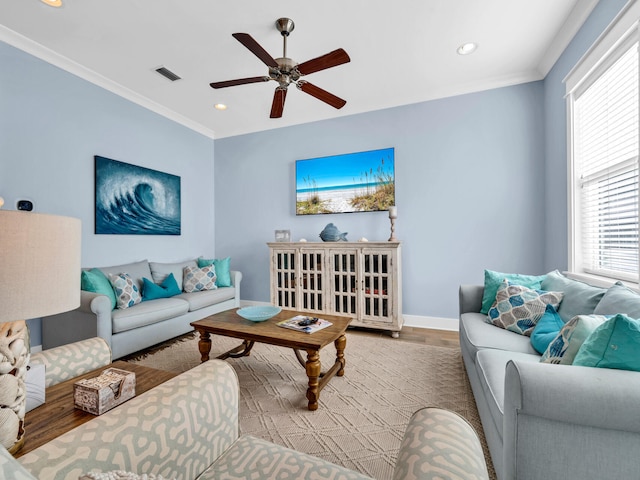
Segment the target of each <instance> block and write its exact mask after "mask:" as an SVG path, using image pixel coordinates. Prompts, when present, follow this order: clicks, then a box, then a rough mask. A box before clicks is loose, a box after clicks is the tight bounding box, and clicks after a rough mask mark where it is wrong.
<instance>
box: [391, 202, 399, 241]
mask: <svg viewBox="0 0 640 480" xmlns="http://www.w3.org/2000/svg"><path fill="white" fill-rule="evenodd" d="M396 218H398V208H397V207H396V206H395V205H394V206H391V207H389V220H391V236H390V237H389V241H390V242H397V241H398V239H397V238H396V233H395V232H396Z"/></svg>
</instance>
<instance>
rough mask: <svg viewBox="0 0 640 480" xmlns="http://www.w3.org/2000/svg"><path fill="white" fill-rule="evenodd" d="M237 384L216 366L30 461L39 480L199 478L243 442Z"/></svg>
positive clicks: (125, 407)
mask: <svg viewBox="0 0 640 480" xmlns="http://www.w3.org/2000/svg"><path fill="white" fill-rule="evenodd" d="M239 394H240V392H239V388H238V377H237V375H236V373H235V370H234V369H233V368H232V367H231V366H230V365H229V364H228V363H227V362H224V361H222V360H210V361H208V362H205V363H201V364H200V365H198V366H196V367H194V368H192V369H191V370H188V371H186V372H184V373H182V374H180V375H178V376H177V377H175V378H172V379H171V380H168V381H167V382H165V383H162V384H160V385H158V386H157V387H155V388H152V389H151V390H149V391H147V392H145V393H143V394H141V395H138V396H136V397H134V398H132V399H131V400H128V401H127V402H125V403H123V404H122V405H120V406H118V407H117V408H114V409H113V410H109V411H108V412H106V413H103V414H102V415H100V416H98V417H95V418H93V419H91V421H90V422H87V423H85V424H83V425H80V426H79V427H76V428H75V429H73V430H70V431H69V432H67V433H65V434H63V435H61V436H59V437H57V438H55V439H53V440H51V441H50V442H48V443H45V444H44V445H42V446H41V447H38V448H36V449H35V450H32V451H31V452H29V453H27V454H25V455H23V456H22V457H20V458H19V459H18V461H19V462H20V463H21V464H22V465H23V466H24V467H25V468H26V469H27V470H28V471H29V472H31V474H33V475H34V476H35V477H37V478H39V479H41V480H44V479H58V478H68V479H72V478H73V479H77V478H78V477H79V476H80V475H81V474H82V473H85V472H89V471H102V472H106V471H111V470H124V471H127V472H135V473H138V474H140V475H141V474H155V475H162V476H163V477H164V478H180V479H191V478H198V477H199V476H200V475H201V474H202V472H203V471H205V470H206V469H207V468H208V467H209V466H210V465H211V464H212V463H213V462H214V461H215V460H216V459H217V458H218V457H219V456H220V455H222V454H223V453H224V452H225V451H226V450H227V449H228V448H229V447H230V446H231V445H232V444H233V443H234V442H235V441H236V440H237V438H238V399H239Z"/></svg>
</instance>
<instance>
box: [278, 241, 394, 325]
mask: <svg viewBox="0 0 640 480" xmlns="http://www.w3.org/2000/svg"><path fill="white" fill-rule="evenodd" d="M267 245H268V246H269V251H270V254H271V303H272V304H273V305H278V306H281V307H282V308H290V309H294V310H299V311H302V312H308V313H310V314H314V313H325V314H327V315H338V316H345V317H351V318H353V321H352V322H351V325H352V326H356V327H357V326H360V327H368V328H377V329H382V330H390V331H391V332H392V336H393V337H397V336H398V334H399V332H400V329H401V328H402V325H403V323H404V322H403V318H402V285H401V268H400V243H399V242H291V243H289V242H286V243H285V242H274V243H268V244H267Z"/></svg>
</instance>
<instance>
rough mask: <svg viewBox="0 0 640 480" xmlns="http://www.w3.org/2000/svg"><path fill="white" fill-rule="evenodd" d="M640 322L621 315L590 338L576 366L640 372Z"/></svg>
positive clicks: (597, 330)
mask: <svg viewBox="0 0 640 480" xmlns="http://www.w3.org/2000/svg"><path fill="white" fill-rule="evenodd" d="M639 352H640V320H634V319H633V318H629V317H628V316H626V315H623V314H618V315H615V316H614V317H612V318H610V319H608V320H607V321H606V322H604V323H603V324H602V325H600V326H599V327H598V328H596V329H595V330H594V331H593V332H592V333H591V335H589V338H587V339H586V340H585V341H584V343H583V344H582V346H581V347H580V350H579V351H578V354H577V355H576V358H575V360H574V361H573V364H574V365H582V366H584V367H600V368H616V369H618V370H633V371H636V372H638V371H640V353H639Z"/></svg>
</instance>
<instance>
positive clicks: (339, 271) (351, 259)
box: [330, 250, 358, 316]
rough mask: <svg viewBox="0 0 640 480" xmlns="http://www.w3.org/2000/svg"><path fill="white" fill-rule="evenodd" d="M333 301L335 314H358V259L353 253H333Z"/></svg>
mask: <svg viewBox="0 0 640 480" xmlns="http://www.w3.org/2000/svg"><path fill="white" fill-rule="evenodd" d="M330 255H331V257H330V258H331V283H332V284H331V301H332V306H333V312H335V313H342V314H347V315H354V316H355V315H356V314H357V305H358V302H357V298H358V257H357V253H356V252H354V251H353V250H351V251H331V253H330Z"/></svg>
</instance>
